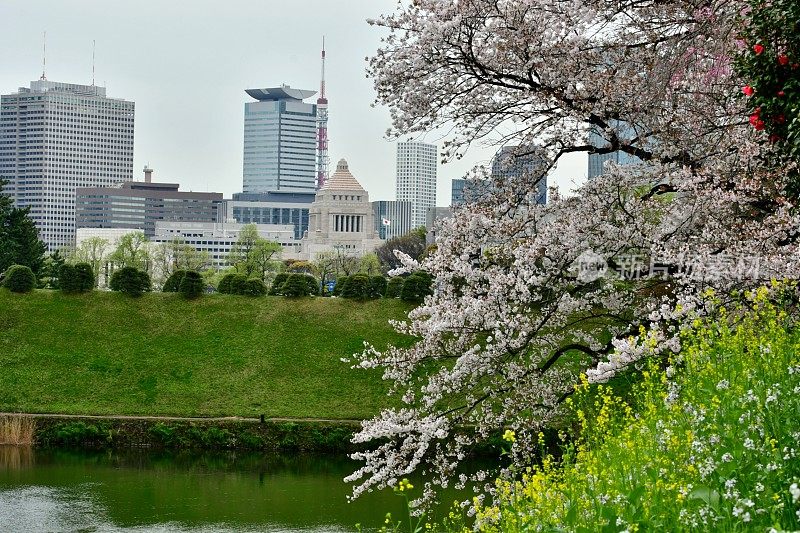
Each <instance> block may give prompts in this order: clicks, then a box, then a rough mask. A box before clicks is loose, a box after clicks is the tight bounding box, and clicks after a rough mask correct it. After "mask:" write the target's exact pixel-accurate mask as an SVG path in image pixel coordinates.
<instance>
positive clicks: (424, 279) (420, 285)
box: [400, 272, 433, 302]
mask: <svg viewBox="0 0 800 533" xmlns="http://www.w3.org/2000/svg"><path fill="white" fill-rule="evenodd" d="M432 284H433V279H432V278H431V276H430V274H428V273H426V272H414V273H413V274H411V275H410V276H408V277H407V278H406V279H405V281H404V282H403V290H402V291H400V298H401V299H403V300H405V301H407V302H421V301H422V300H424V299H425V297H426V296H428V295H429V294H433V292H432V291H431V285H432Z"/></svg>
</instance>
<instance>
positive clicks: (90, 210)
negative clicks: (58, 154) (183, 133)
mask: <svg viewBox="0 0 800 533" xmlns="http://www.w3.org/2000/svg"><path fill="white" fill-rule="evenodd" d="M152 173H153V171H152V170H151V169H149V168H145V169H144V175H145V180H144V181H126V182H124V183H123V184H122V185H121V186H118V187H80V188H78V189H76V191H75V225H76V227H78V228H125V229H130V230H134V229H139V230H142V231H144V234H145V235H146V236H147V237H153V236H154V235H155V228H156V222H157V221H171V222H208V223H214V222H223V219H222V211H223V203H222V202H223V200H222V193H220V192H184V191H179V190H178V187H179V185H178V184H177V183H154V182H153V180H152Z"/></svg>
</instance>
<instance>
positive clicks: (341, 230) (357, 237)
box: [300, 159, 383, 261]
mask: <svg viewBox="0 0 800 533" xmlns="http://www.w3.org/2000/svg"><path fill="white" fill-rule="evenodd" d="M308 226H309V228H308V233H307V234H306V235H304V236H303V240H302V244H301V252H300V255H301V257H302V258H303V259H306V260H309V261H313V260H314V259H316V257H317V255H318V254H319V253H321V252H327V251H332V250H338V251H341V252H343V253H346V254H348V255H357V256H360V255H364V254H367V253H370V252H372V251H373V250H374V249H375V248H377V247H378V246H380V245H381V244H382V243H383V241H382V240H381V239H380V238H379V237H378V234H377V232H376V231H375V220H374V212H373V207H372V204H370V202H369V193H367V191H366V190H364V187H362V186H361V184H360V183H359V182H358V181H357V180H356V179H355V178H354V177H353V175H352V174H351V173H350V169H349V168H348V165H347V161H346V160H344V159H340V160H339V163H338V164H337V165H336V172H334V173H333V175H331V176H330V178H328V181H327V182H326V183H325V185H324V186H323V187H322V188H321V189H320V190H318V191H317V195H316V197H315V199H314V202H313V203H312V204H311V206H310V209H309V221H308Z"/></svg>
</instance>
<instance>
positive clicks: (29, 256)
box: [0, 180, 45, 275]
mask: <svg viewBox="0 0 800 533" xmlns="http://www.w3.org/2000/svg"><path fill="white" fill-rule="evenodd" d="M5 183H6V182H5V181H3V180H0V190H2V188H3V186H4V185H5ZM29 210H30V208H28V207H25V208H18V207H14V203H13V201H12V200H11V198H10V197H9V196H7V195H5V194H2V193H0V272H3V271H5V270H6V269H7V268H8V267H10V266H11V265H24V266H27V267H29V268H30V269H31V270H32V271H33V273H34V274H36V275H38V274H39V271H40V270H41V268H42V265H43V264H44V253H45V246H44V243H43V242H42V241H40V240H39V231H38V230H37V229H36V226H35V225H34V223H33V220H31V218H30V217H29V216H28V212H29Z"/></svg>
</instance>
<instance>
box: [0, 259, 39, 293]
mask: <svg viewBox="0 0 800 533" xmlns="http://www.w3.org/2000/svg"><path fill="white" fill-rule="evenodd" d="M3 286H4V287H5V288H6V289H8V290H10V291H11V292H20V293H23V292H31V291H32V290H33V288H34V287H36V276H35V275H34V273H33V270H31V269H30V267H26V266H24V265H11V266H10V267H8V270H7V271H6V275H5V278H3Z"/></svg>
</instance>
